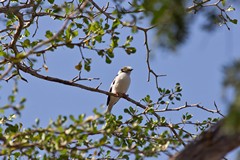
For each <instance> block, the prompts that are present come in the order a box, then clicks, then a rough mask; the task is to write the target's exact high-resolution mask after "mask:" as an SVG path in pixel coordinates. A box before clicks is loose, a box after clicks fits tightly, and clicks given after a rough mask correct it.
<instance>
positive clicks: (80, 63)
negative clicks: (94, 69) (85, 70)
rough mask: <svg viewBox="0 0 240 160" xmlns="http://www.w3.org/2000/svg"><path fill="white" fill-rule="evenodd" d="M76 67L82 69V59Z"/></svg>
mask: <svg viewBox="0 0 240 160" xmlns="http://www.w3.org/2000/svg"><path fill="white" fill-rule="evenodd" d="M75 69H76V70H78V71H80V70H81V69H82V61H80V62H79V63H78V64H77V65H76V66H75Z"/></svg>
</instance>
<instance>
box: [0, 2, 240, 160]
mask: <svg viewBox="0 0 240 160" xmlns="http://www.w3.org/2000/svg"><path fill="white" fill-rule="evenodd" d="M208 2H209V1H194V2H193V4H191V5H190V4H188V3H187V2H186V1H183V0H181V1H180V0H174V1H168V0H161V1H160V0H158V1H157V0H154V1H152V2H151V3H149V1H147V0H142V1H137V0H132V1H131V2H129V3H127V2H125V1H118V0H115V1H113V2H111V3H110V2H106V3H105V4H102V3H103V2H101V3H100V2H96V1H94V0H78V1H77V0H73V1H69V2H68V1H63V2H60V1H54V0H48V1H46V0H45V1H44V0H26V1H21V0H9V1H7V0H4V1H1V2H0V13H2V14H1V15H0V20H1V23H2V25H1V28H0V43H1V46H0V80H1V82H2V81H7V82H8V81H11V80H15V81H16V84H17V81H19V80H23V81H26V82H27V79H25V78H24V77H23V76H22V74H21V73H23V72H25V73H28V74H30V75H32V76H34V77H37V78H39V79H43V80H46V81H51V82H55V83H61V84H65V85H69V86H73V87H78V88H82V89H85V90H89V91H92V92H98V93H101V94H105V95H113V94H112V93H109V92H106V91H103V90H100V89H99V88H98V87H97V88H92V87H88V86H84V85H82V84H79V83H77V81H80V80H93V79H82V78H81V77H80V76H79V77H77V78H74V79H73V80H72V81H66V80H64V79H59V78H55V77H51V76H45V75H44V74H42V72H41V71H42V70H43V69H45V70H48V66H47V64H46V61H45V56H47V54H48V53H49V52H56V51H57V50H58V49H60V48H61V47H66V48H67V49H69V50H70V49H73V48H79V52H80V55H81V60H80V61H79V62H78V63H77V64H75V69H76V70H78V71H79V72H80V73H81V71H83V70H85V71H87V72H90V71H91V66H92V63H94V60H93V59H92V58H91V54H88V55H86V54H85V53H86V52H85V51H88V52H89V53H92V54H95V55H97V56H98V57H99V58H101V59H103V60H104V61H105V62H106V63H108V64H110V63H111V62H112V60H113V58H114V56H115V51H116V49H122V50H123V51H125V53H126V54H128V55H132V54H135V53H136V51H137V50H136V48H135V47H134V46H132V45H131V42H132V41H133V40H134V36H135V34H136V33H137V32H143V33H144V41H145V48H146V57H147V60H146V61H147V66H148V71H149V75H148V80H150V74H152V75H154V77H155V80H156V89H157V91H158V93H159V97H158V100H157V101H154V100H152V99H151V95H146V96H145V97H143V98H142V100H141V102H138V101H136V100H134V99H132V98H130V97H126V96H124V95H119V96H120V97H121V98H124V99H126V100H128V101H129V102H131V103H132V104H133V106H131V107H129V108H126V109H125V110H124V111H125V113H126V117H128V118H125V117H124V118H123V117H122V116H118V117H116V116H114V115H110V114H109V115H105V114H102V113H99V112H98V111H97V109H95V110H94V115H93V116H89V117H86V115H79V116H78V117H74V116H72V115H70V116H69V117H65V116H61V115H60V116H59V117H58V119H57V120H55V121H52V122H50V124H49V125H48V126H47V127H45V128H41V127H40V126H39V123H40V120H38V119H37V120H36V124H35V125H33V126H32V127H31V128H27V129H26V128H24V125H23V124H21V123H18V122H15V121H14V118H15V117H16V115H20V114H21V112H20V111H21V110H22V109H23V108H24V106H25V105H24V104H25V101H26V99H25V98H23V99H22V100H20V101H19V102H18V101H17V98H16V94H17V91H18V89H17V86H14V89H13V92H12V94H11V95H9V96H8V104H6V105H3V106H2V108H0V109H1V112H2V116H1V118H0V123H1V126H0V141H1V143H0V146H1V147H0V148H1V149H0V155H1V156H2V157H3V158H5V159H18V158H20V157H21V158H22V157H23V158H28V159H81V158H111V157H112V156H113V155H117V156H116V157H114V158H122V159H131V157H132V156H134V157H135V158H136V159H141V158H143V157H158V156H159V155H162V154H165V155H167V156H171V155H172V154H175V153H176V152H177V151H178V150H179V149H182V148H183V147H184V146H186V145H187V143H188V142H189V141H190V140H192V139H194V138H195V137H196V136H197V135H198V134H199V133H200V132H201V131H204V130H206V129H208V128H209V127H210V126H211V125H212V124H214V123H216V122H217V120H218V117H221V116H222V114H221V113H220V111H219V110H218V107H217V105H215V109H214V110H212V109H208V108H206V107H203V106H201V105H200V104H188V103H187V102H186V103H185V104H184V105H183V106H180V107H176V106H175V104H176V102H179V101H181V97H182V93H181V92H182V88H181V85H180V84H179V83H176V85H175V86H174V87H173V89H167V88H160V87H159V86H158V78H159V76H161V75H157V74H156V73H155V72H154V71H153V69H152V68H151V66H150V62H149V54H150V49H149V45H148V31H149V30H153V29H155V30H156V32H157V35H158V37H159V39H160V41H159V42H160V45H162V46H165V47H167V48H170V49H175V48H176V47H177V46H178V45H179V44H182V43H183V42H184V39H185V37H186V36H187V35H188V30H189V27H190V24H191V21H192V18H191V17H190V16H189V14H190V13H189V12H195V13H202V12H204V11H202V10H203V8H210V10H211V11H213V14H211V19H212V20H213V21H215V20H219V17H220V20H221V21H223V23H222V24H224V25H226V26H227V27H228V23H229V22H231V23H233V24H236V23H237V20H235V19H232V18H230V16H229V15H228V14H227V12H228V11H232V10H234V8H233V7H231V8H229V7H228V8H226V4H225V3H226V1H225V0H224V1H218V2H217V3H214V4H209V3H208ZM98 3H99V4H98ZM217 12H219V13H217ZM216 15H220V16H216ZM146 17H147V18H149V19H151V21H150V23H149V26H148V27H142V26H140V24H141V23H144V22H146V21H147V20H146ZM44 20H45V21H48V22H49V24H50V23H52V24H57V25H58V26H61V27H60V28H58V29H57V30H56V28H54V27H52V28H51V27H50V28H49V29H47V30H44V29H43V27H42V25H43V24H42V21H44ZM59 24H60V25H59ZM210 24H211V25H212V21H211V23H210ZM228 28H229V27H228ZM125 30H127V31H128V32H127V33H126V34H127V35H124V34H123V32H125ZM42 59H43V60H42ZM39 64H40V65H41V66H42V67H41V68H38V67H37V66H38V65H39ZM114 96H116V95H114ZM160 108H164V109H160ZM187 108H196V109H200V110H203V111H205V112H210V113H216V114H217V115H216V117H217V118H215V117H206V119H205V120H203V121H202V122H199V121H196V120H194V117H193V115H192V114H191V113H190V112H186V113H183V115H182V119H181V120H179V122H176V123H175V122H174V123H173V122H169V121H168V120H167V119H166V118H165V117H164V116H159V113H162V112H171V111H180V110H184V109H187ZM6 109H12V111H11V113H13V114H11V115H10V116H6V115H7V114H6ZM189 127H193V128H194V129H195V132H193V133H191V132H190V131H189Z"/></svg>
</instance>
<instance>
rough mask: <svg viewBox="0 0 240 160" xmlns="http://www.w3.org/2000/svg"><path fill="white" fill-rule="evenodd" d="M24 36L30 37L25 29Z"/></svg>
mask: <svg viewBox="0 0 240 160" xmlns="http://www.w3.org/2000/svg"><path fill="white" fill-rule="evenodd" d="M24 35H25V37H28V36H29V35H30V32H29V31H28V30H27V29H25V31H24Z"/></svg>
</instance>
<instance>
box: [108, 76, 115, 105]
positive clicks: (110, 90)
mask: <svg viewBox="0 0 240 160" xmlns="http://www.w3.org/2000/svg"><path fill="white" fill-rule="evenodd" d="M115 80H116V77H115V78H114V80H113V82H112V84H111V87H110V89H109V92H112V87H113V85H114V84H115ZM110 97H111V96H110V95H109V96H108V98H107V105H108V104H109V102H110Z"/></svg>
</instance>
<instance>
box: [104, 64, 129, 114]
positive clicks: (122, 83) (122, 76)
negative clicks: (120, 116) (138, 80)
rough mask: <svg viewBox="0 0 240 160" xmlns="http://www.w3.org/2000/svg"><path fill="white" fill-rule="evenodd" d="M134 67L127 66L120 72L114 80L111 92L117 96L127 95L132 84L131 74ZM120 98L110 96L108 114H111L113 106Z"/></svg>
mask: <svg viewBox="0 0 240 160" xmlns="http://www.w3.org/2000/svg"><path fill="white" fill-rule="evenodd" d="M132 70H133V69H132V67H130V66H125V67H123V68H122V69H120V71H118V74H117V76H116V77H115V78H114V80H113V82H112V83H111V86H110V90H109V92H111V93H115V94H125V93H126V92H127V90H128V88H129V85H130V83H131V78H130V74H131V71H132ZM119 99H120V98H119V97H114V96H108V98H107V113H111V110H112V108H113V106H114V105H115V104H116V103H117V102H118V100H119Z"/></svg>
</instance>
